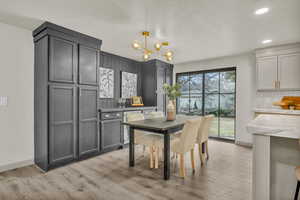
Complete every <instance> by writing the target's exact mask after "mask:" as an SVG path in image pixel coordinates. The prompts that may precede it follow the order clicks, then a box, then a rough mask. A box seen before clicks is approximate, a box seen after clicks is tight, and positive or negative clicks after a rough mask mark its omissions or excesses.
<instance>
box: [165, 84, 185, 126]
mask: <svg viewBox="0 0 300 200" xmlns="http://www.w3.org/2000/svg"><path fill="white" fill-rule="evenodd" d="M180 88H181V85H180V84H178V83H176V84H175V85H169V84H164V85H163V89H164V91H165V94H166V95H167V96H168V99H169V102H168V105H167V120H168V121H172V120H175V119H176V106H175V105H176V98H177V97H180V96H181V92H180Z"/></svg>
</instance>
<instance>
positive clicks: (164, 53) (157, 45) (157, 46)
mask: <svg viewBox="0 0 300 200" xmlns="http://www.w3.org/2000/svg"><path fill="white" fill-rule="evenodd" d="M142 36H143V41H141V42H140V41H139V40H134V41H133V42H132V43H131V46H132V48H133V49H135V50H139V51H140V52H141V53H142V59H143V60H144V61H147V60H149V59H151V57H152V56H153V57H154V58H155V57H163V58H164V59H165V60H167V61H171V60H173V56H174V54H173V52H172V51H171V50H168V49H166V50H162V49H164V48H165V47H166V46H169V42H167V41H163V42H160V41H158V40H156V41H157V42H154V43H152V42H148V40H149V39H150V38H149V37H150V32H149V31H143V32H142ZM148 44H151V45H153V46H152V48H151V47H150V48H149V47H148Z"/></svg>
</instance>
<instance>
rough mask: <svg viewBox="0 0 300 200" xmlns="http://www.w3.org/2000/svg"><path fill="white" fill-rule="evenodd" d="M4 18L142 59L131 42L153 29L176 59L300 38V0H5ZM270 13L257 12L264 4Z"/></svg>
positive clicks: (234, 51) (0, 13) (0, 8)
mask: <svg viewBox="0 0 300 200" xmlns="http://www.w3.org/2000/svg"><path fill="white" fill-rule="evenodd" d="M0 5H1V6H0V21H2V22H5V23H8V24H14V25H17V26H21V27H23V28H26V29H29V30H33V29H34V28H36V27H37V26H38V25H40V24H41V23H42V22H43V21H50V22H53V23H55V24H58V25H61V26H65V27H67V28H70V29H73V30H76V31H79V32H82V33H85V34H88V35H91V36H94V37H97V38H100V39H102V40H103V48H102V49H103V50H104V51H108V52H112V53H115V54H118V55H121V56H125V57H129V58H133V59H138V60H141V54H140V52H136V51H135V50H133V49H132V48H131V42H132V41H133V40H135V39H142V38H141V37H140V35H139V32H141V31H143V30H149V31H151V32H152V33H153V35H152V36H153V39H154V40H155V41H164V40H167V41H169V42H170V48H171V49H173V50H174V53H175V59H174V63H181V62H187V61H194V60H200V59H206V58H213V57H219V56H226V55H232V54H238V53H243V52H247V51H250V50H253V49H255V48H259V47H264V45H262V44H261V41H262V40H264V39H272V40H273V43H271V44H268V45H276V44H283V43H290V42H297V41H300V11H299V10H300V0H9V1H8V0H0ZM264 5H266V6H268V7H270V12H269V13H267V14H265V15H261V16H255V15H254V14H253V12H254V11H255V9H256V8H258V7H262V6H264Z"/></svg>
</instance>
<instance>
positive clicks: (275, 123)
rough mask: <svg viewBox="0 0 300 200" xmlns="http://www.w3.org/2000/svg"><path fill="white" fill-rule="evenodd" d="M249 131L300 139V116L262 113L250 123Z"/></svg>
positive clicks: (255, 133)
mask: <svg viewBox="0 0 300 200" xmlns="http://www.w3.org/2000/svg"><path fill="white" fill-rule="evenodd" d="M247 131H248V132H249V133H252V134H254V135H265V136H273V137H281V138H290V139H300V116H297V115H280V114H279V115H273V114H261V115H259V116H258V117H256V118H255V119H254V120H252V121H251V122H249V123H248V125H247Z"/></svg>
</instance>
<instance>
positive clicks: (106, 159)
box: [0, 140, 252, 200]
mask: <svg viewBox="0 0 300 200" xmlns="http://www.w3.org/2000/svg"><path fill="white" fill-rule="evenodd" d="M195 149H198V148H195ZM209 150H210V151H209V152H210V160H209V161H208V163H207V164H206V165H204V166H202V167H201V166H200V162H199V156H198V152H197V151H196V152H195V160H196V173H195V174H192V168H191V162H190V158H189V157H187V158H186V160H185V162H186V178H185V179H182V178H180V177H179V176H178V164H177V165H175V164H174V163H175V162H174V161H175V160H173V161H172V165H171V166H172V173H171V179H170V180H169V181H164V180H162V163H160V166H159V169H149V163H148V161H149V158H148V157H147V156H146V157H142V156H141V155H142V153H141V149H138V150H137V152H136V159H137V160H136V167H134V168H129V167H128V149H124V150H120V151H115V152H111V153H108V154H104V155H101V156H98V157H95V158H92V159H89V160H85V161H81V162H78V163H74V164H71V165H68V166H65V167H61V168H58V169H55V170H52V171H49V172H47V173H42V172H40V171H39V170H37V169H36V168H35V167H34V166H29V167H23V168H20V169H17V170H12V171H8V172H4V173H0V199H1V200H14V199H20V200H23V199H28V200H36V199H49V200H50V199H51V200H54V199H57V200H64V199H84V200H85V199H87V200H88V199H95V200H96V199H100V200H102V199H105V200H111V199H112V200H143V199H149V200H153V199H166V200H171V199H180V200H181V199H186V200H193V199H197V200H201V199H207V200H217V199H218V200H226V199H228V200H250V199H251V160H252V153H251V149H249V148H245V147H241V146H237V145H234V144H231V143H225V142H220V141H215V140H210V141H209ZM188 155H189V154H187V156H188Z"/></svg>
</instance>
